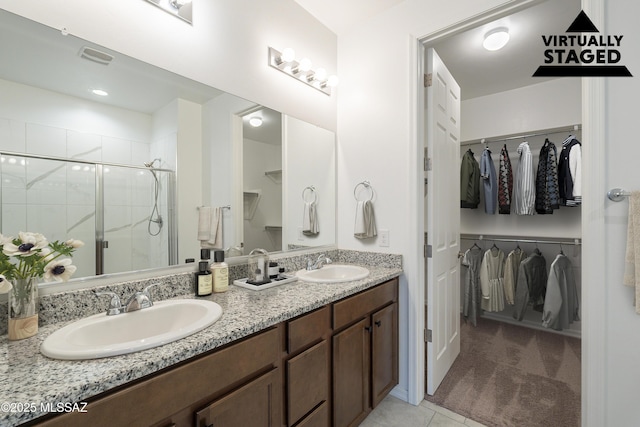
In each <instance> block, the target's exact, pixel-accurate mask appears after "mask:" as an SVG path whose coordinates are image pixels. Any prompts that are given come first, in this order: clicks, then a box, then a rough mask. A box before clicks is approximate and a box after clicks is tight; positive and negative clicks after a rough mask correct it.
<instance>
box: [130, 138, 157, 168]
mask: <svg viewBox="0 0 640 427" xmlns="http://www.w3.org/2000/svg"><path fill="white" fill-rule="evenodd" d="M151 160H153V157H151V154H150V148H149V144H146V143H144V142H137V141H134V142H132V143H131V164H132V165H136V166H143V165H144V163H145V162H150V161H151Z"/></svg>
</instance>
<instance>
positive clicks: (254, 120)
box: [249, 116, 262, 128]
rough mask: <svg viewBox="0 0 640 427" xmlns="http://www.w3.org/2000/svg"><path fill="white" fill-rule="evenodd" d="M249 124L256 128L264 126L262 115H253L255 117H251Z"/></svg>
mask: <svg viewBox="0 0 640 427" xmlns="http://www.w3.org/2000/svg"><path fill="white" fill-rule="evenodd" d="M249 124H250V125H251V126H253V127H254V128H257V127H260V126H262V117H259V116H253V117H251V118H249Z"/></svg>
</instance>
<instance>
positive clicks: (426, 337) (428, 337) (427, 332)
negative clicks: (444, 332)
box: [424, 329, 433, 342]
mask: <svg viewBox="0 0 640 427" xmlns="http://www.w3.org/2000/svg"><path fill="white" fill-rule="evenodd" d="M432 335H433V333H432V331H431V329H425V330H424V342H432V338H433V336H432Z"/></svg>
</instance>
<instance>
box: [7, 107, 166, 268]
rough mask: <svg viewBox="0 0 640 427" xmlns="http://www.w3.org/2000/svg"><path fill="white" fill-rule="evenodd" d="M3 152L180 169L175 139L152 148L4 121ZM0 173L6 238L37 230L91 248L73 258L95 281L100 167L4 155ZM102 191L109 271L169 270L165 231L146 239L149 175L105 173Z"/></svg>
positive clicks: (163, 179)
mask: <svg viewBox="0 0 640 427" xmlns="http://www.w3.org/2000/svg"><path fill="white" fill-rule="evenodd" d="M0 150H4V151H11V152H26V153H30V154H40V155H49V156H55V157H62V158H68V159H77V160H86V161H91V162H107V163H118V164H126V165H135V166H142V165H143V163H144V162H148V161H150V160H152V159H153V158H156V157H160V158H162V159H163V162H162V167H164V168H171V169H174V168H175V137H171V136H169V137H164V138H161V139H159V140H158V141H154V142H153V143H152V144H150V143H147V142H145V141H132V140H127V139H123V138H114V137H110V136H104V135H98V134H92V133H85V132H78V131H75V130H70V129H64V128H60V127H53V126H44V125H40V124H34V123H25V122H22V121H19V120H13V119H6V118H0ZM169 157H171V158H169ZM156 166H158V165H157V164H156ZM0 168H1V169H0V170H1V172H2V187H1V191H2V194H1V195H2V227H1V232H2V233H3V234H5V235H16V234H17V233H18V232H19V231H33V232H42V233H43V234H45V235H46V236H47V237H48V238H49V239H50V240H66V239H68V238H76V239H80V240H83V241H84V242H85V243H86V245H85V246H84V247H83V248H82V249H81V250H78V251H76V253H75V255H74V264H76V265H77V266H78V271H77V273H76V274H75V276H76V277H82V276H89V275H93V274H95V267H94V266H95V244H94V241H95V198H96V193H95V168H94V167H93V166H92V165H86V164H83V163H69V162H59V161H54V160H40V159H27V158H22V157H16V156H13V157H10V156H3V158H2V159H1V163H0ZM164 175H167V174H159V178H160V179H161V189H162V191H161V193H162V194H163V196H162V197H161V199H160V214H161V216H162V217H163V219H166V218H167V209H166V206H167V200H166V190H165V189H166V176H164ZM104 189H105V198H104V200H105V240H108V241H109V248H108V249H107V250H106V251H105V272H106V273H108V272H113V271H126V270H132V269H140V268H150V267H153V266H157V265H165V264H166V255H163V254H166V250H167V246H168V244H167V234H166V229H167V227H164V228H163V230H162V232H161V233H160V234H159V235H158V236H155V237H153V236H150V235H149V233H148V232H147V219H148V217H149V215H150V213H151V209H152V207H153V176H152V175H151V173H150V172H148V171H146V170H135V169H129V168H119V167H105V169H104ZM152 227H155V224H152ZM152 231H153V230H152ZM163 250H164V251H165V252H162V251H163Z"/></svg>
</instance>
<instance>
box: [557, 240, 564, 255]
mask: <svg viewBox="0 0 640 427" xmlns="http://www.w3.org/2000/svg"><path fill="white" fill-rule="evenodd" d="M558 244H559V245H560V255H564V251H563V250H562V243H558Z"/></svg>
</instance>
